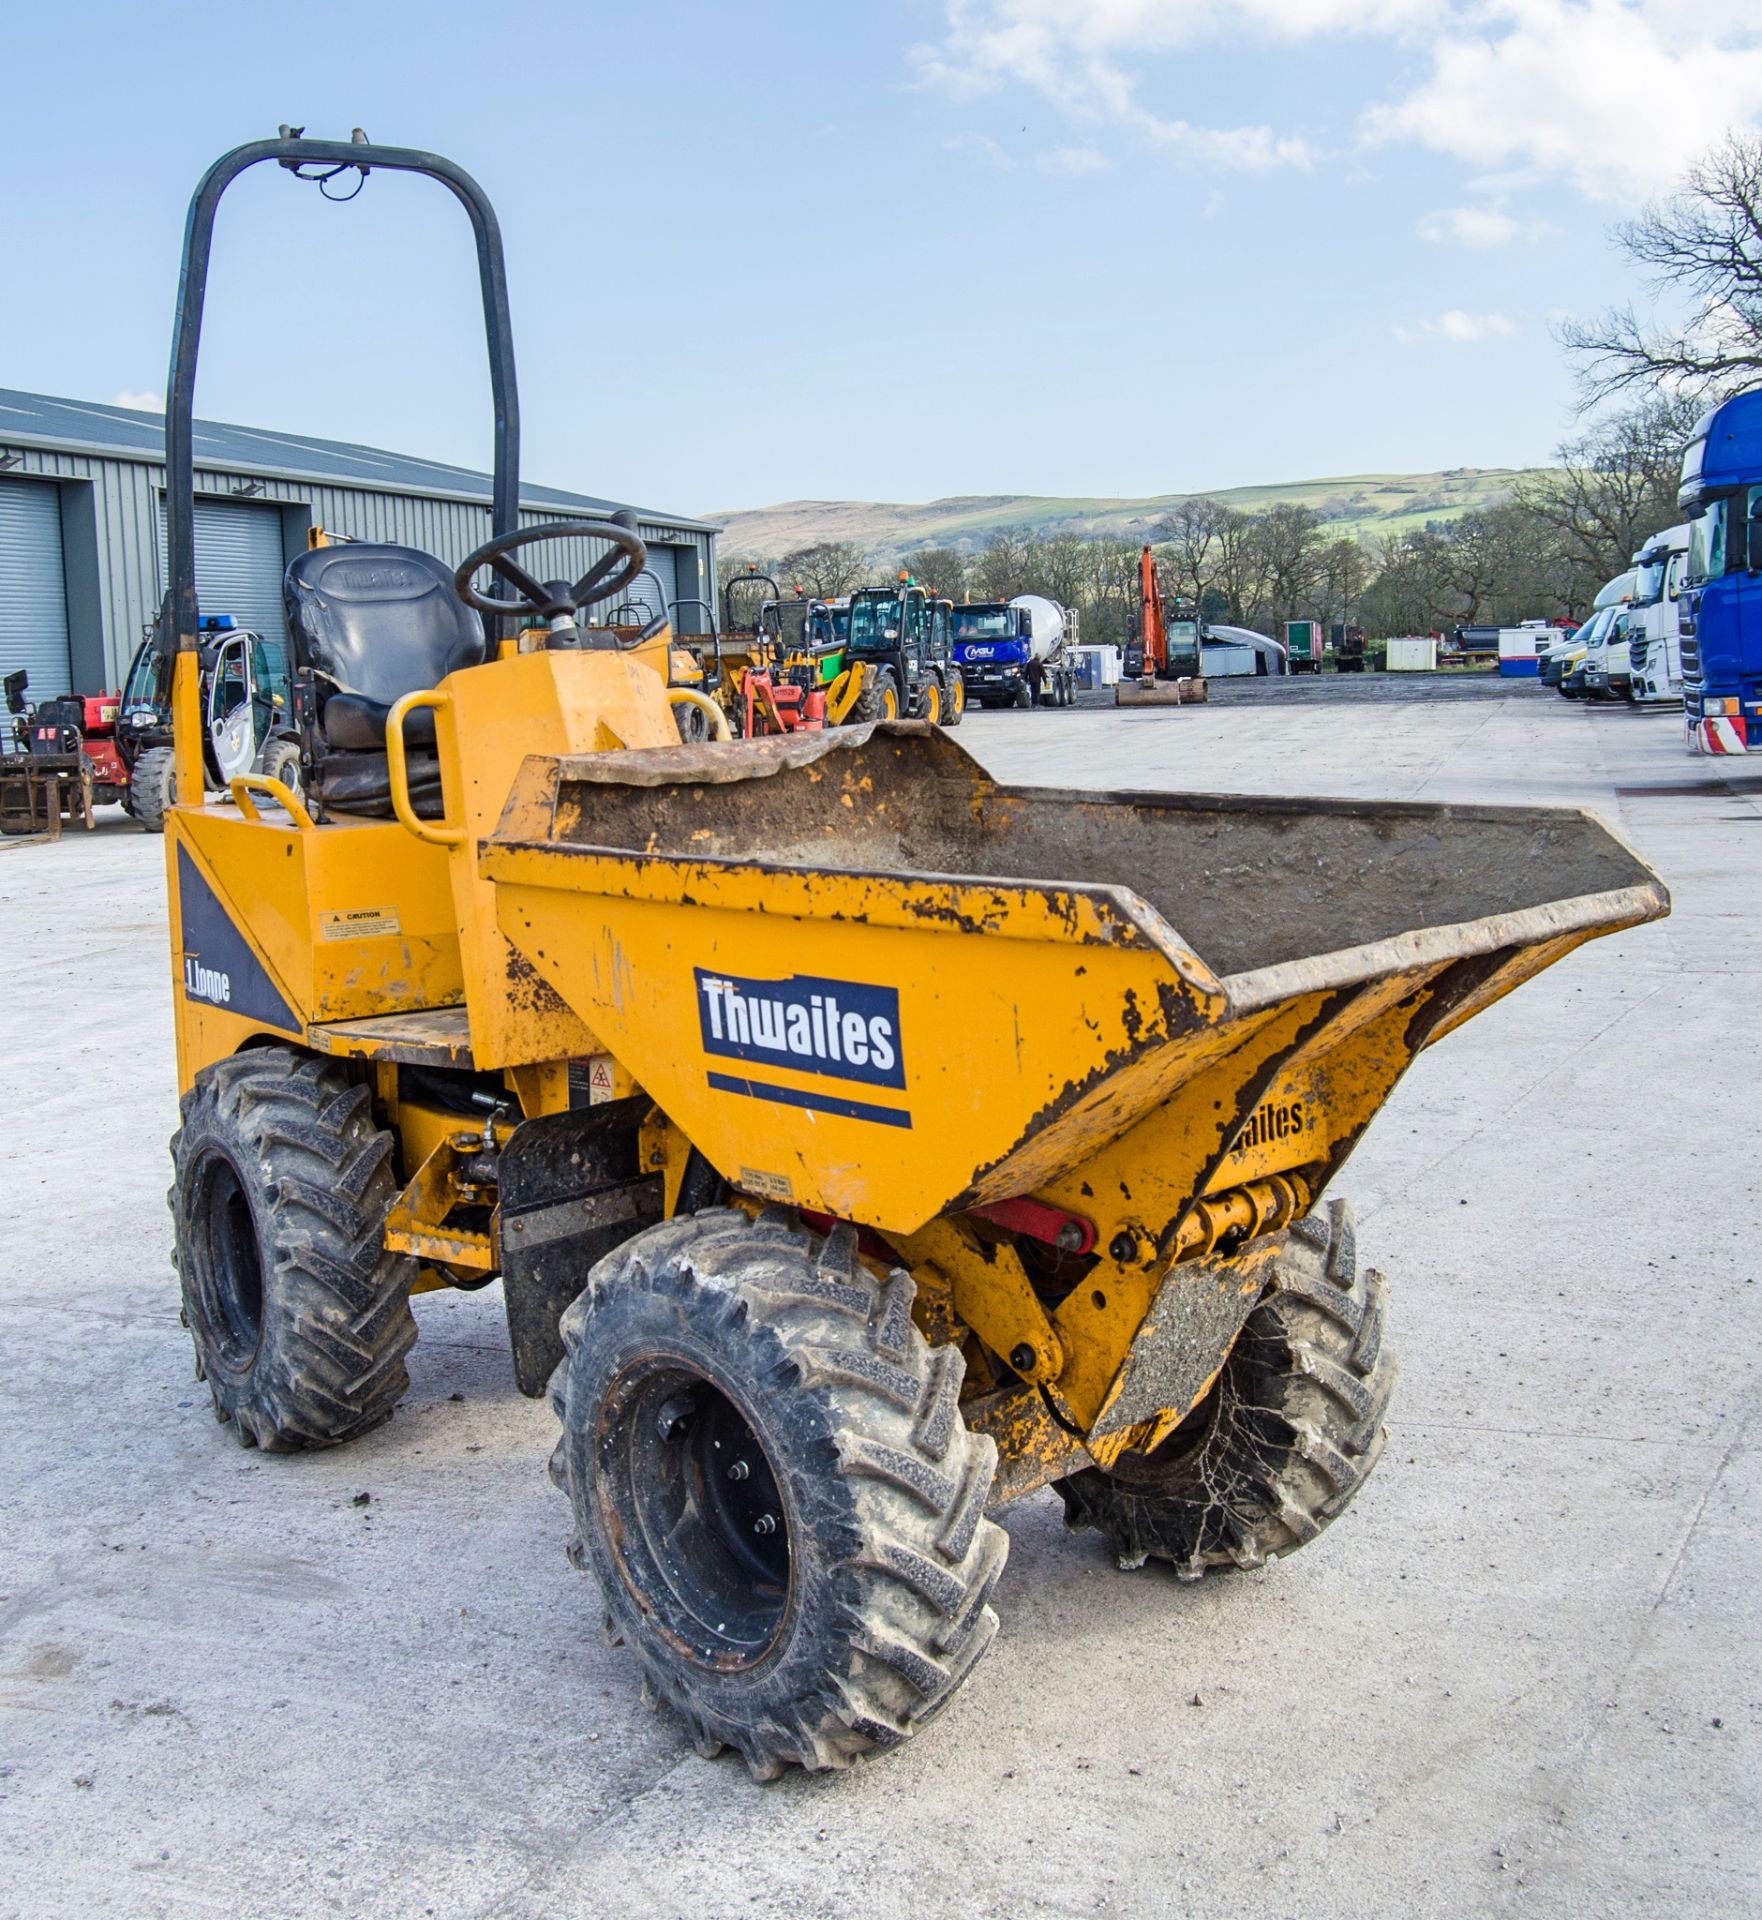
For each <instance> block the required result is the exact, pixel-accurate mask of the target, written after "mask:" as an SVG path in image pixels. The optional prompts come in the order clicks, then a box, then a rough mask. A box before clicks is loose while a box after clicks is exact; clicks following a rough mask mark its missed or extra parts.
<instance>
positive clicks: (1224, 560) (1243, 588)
mask: <svg viewBox="0 0 1762 1920" xmlns="http://www.w3.org/2000/svg"><path fill="white" fill-rule="evenodd" d="M1258 526H1259V522H1258V520H1257V519H1256V518H1255V517H1254V516H1253V515H1251V514H1246V513H1239V512H1237V510H1236V509H1235V508H1234V507H1225V508H1223V509H1222V511H1221V512H1220V513H1219V514H1218V520H1217V563H1216V567H1215V569H1214V571H1213V573H1212V582H1213V584H1214V585H1215V586H1216V587H1217V589H1218V591H1219V592H1220V593H1221V594H1222V595H1223V596H1224V600H1225V603H1226V610H1227V611H1228V613H1229V616H1230V618H1231V619H1232V620H1233V621H1237V622H1241V621H1244V620H1246V619H1247V618H1248V616H1249V614H1250V613H1252V612H1253V611H1254V610H1255V608H1256V607H1257V606H1258V605H1259V604H1260V600H1261V597H1262V592H1263V589H1264V586H1265V581H1266V568H1265V564H1264V556H1263V553H1262V549H1261V546H1260V543H1259V541H1258V539H1257V537H1256V530H1257V528H1258Z"/></svg>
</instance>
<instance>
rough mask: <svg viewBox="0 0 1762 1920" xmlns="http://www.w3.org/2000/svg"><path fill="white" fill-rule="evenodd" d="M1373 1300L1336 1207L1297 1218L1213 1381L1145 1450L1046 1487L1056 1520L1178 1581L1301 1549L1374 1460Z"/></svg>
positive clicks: (1383, 1382)
mask: <svg viewBox="0 0 1762 1920" xmlns="http://www.w3.org/2000/svg"><path fill="white" fill-rule="evenodd" d="M1385 1295H1386V1283H1385V1282H1384V1280H1383V1276H1382V1275H1381V1274H1380V1273H1377V1272H1376V1271H1374V1270H1373V1269H1371V1268H1368V1267H1367V1268H1364V1269H1362V1270H1361V1269H1360V1268H1359V1266H1358V1260H1357V1249H1356V1244H1355V1238H1354V1233H1353V1225H1352V1209H1351V1207H1350V1206H1349V1205H1348V1204H1347V1203H1346V1202H1345V1201H1344V1200H1336V1201H1333V1202H1332V1203H1331V1204H1330V1205H1329V1206H1328V1208H1327V1210H1326V1211H1325V1212H1322V1213H1312V1214H1310V1215H1309V1216H1308V1217H1307V1218H1306V1219H1304V1220H1300V1221H1299V1222H1298V1223H1297V1225H1296V1226H1294V1227H1293V1228H1292V1229H1291V1232H1290V1236H1289V1240H1288V1244H1287V1248H1286V1252H1285V1254H1284V1255H1283V1257H1282V1258H1281V1259H1280V1261H1279V1263H1278V1266H1277V1268H1276V1269H1275V1271H1274V1277H1273V1279H1272V1282H1271V1284H1270V1285H1269V1286H1268V1288H1267V1290H1266V1292H1265V1294H1264V1295H1262V1297H1261V1299H1260V1301H1259V1302H1258V1304H1257V1305H1256V1306H1255V1309H1254V1311H1253V1312H1252V1313H1251V1314H1250V1315H1249V1317H1248V1320H1247V1322H1246V1324H1245V1325H1244V1326H1243V1329H1242V1333H1241V1336H1240V1338H1239V1339H1238V1340H1237V1342H1236V1345H1235V1346H1234V1348H1233V1349H1232V1350H1231V1353H1230V1357H1229V1359H1228V1360H1227V1361H1226V1362H1225V1364H1224V1369H1223V1371H1222V1373H1221V1374H1220V1375H1219V1376H1218V1382H1217V1385H1216V1386H1215V1387H1214V1388H1213V1389H1212V1391H1211V1392H1210V1393H1209V1394H1208V1395H1207V1396H1206V1398H1205V1399H1204V1401H1202V1402H1201V1403H1200V1405H1199V1407H1198V1408H1196V1409H1195V1411H1194V1412H1193V1413H1192V1414H1191V1415H1190V1416H1189V1417H1188V1419H1187V1420H1186V1421H1185V1422H1184V1423H1183V1424H1182V1426H1181V1427H1180V1428H1179V1429H1178V1430H1177V1431H1176V1432H1175V1433H1174V1434H1173V1435H1172V1436H1171V1437H1170V1438H1169V1439H1168V1440H1167V1441H1165V1442H1164V1443H1163V1445H1162V1446H1160V1447H1159V1448H1157V1450H1156V1451H1155V1452H1154V1453H1151V1454H1126V1455H1124V1456H1123V1457H1122V1458H1121V1459H1120V1460H1119V1461H1118V1462H1117V1463H1116V1465H1115V1466H1114V1467H1113V1468H1112V1469H1110V1470H1106V1471H1104V1470H1102V1469H1101V1468H1098V1467H1092V1468H1087V1469H1085V1470H1084V1471H1083V1472H1082V1473H1078V1474H1074V1475H1072V1476H1071V1478H1070V1479H1068V1480H1063V1481H1060V1482H1059V1491H1060V1493H1062V1494H1063V1496H1064V1502H1065V1524H1066V1525H1067V1526H1068V1527H1070V1528H1071V1529H1072V1530H1073V1531H1081V1530H1082V1529H1083V1528H1085V1527H1093V1528H1095V1529H1096V1530H1097V1531H1098V1532H1100V1533H1102V1534H1104V1535H1106V1536H1107V1538H1108V1539H1109V1540H1110V1541H1111V1542H1112V1544H1113V1546H1114V1549H1115V1551H1116V1552H1117V1553H1118V1555H1119V1560H1120V1565H1121V1566H1122V1567H1138V1566H1142V1565H1143V1564H1144V1562H1145V1561H1146V1560H1147V1559H1158V1560H1168V1561H1171V1562H1172V1563H1173V1565H1174V1568H1175V1571H1176V1573H1178V1574H1179V1575H1180V1576H1181V1577H1182V1578H1183V1579H1186V1580H1197V1579H1198V1578H1199V1577H1200V1576H1201V1575H1202V1574H1203V1573H1205V1572H1207V1571H1208V1570H1209V1569H1211V1568H1213V1567H1258V1566H1262V1565H1264V1564H1265V1563H1266V1562H1267V1561H1268V1560H1273V1559H1278V1558H1281V1557H1282V1556H1283V1555H1285V1554H1288V1553H1294V1552H1295V1551H1296V1550H1297V1548H1299V1547H1301V1546H1303V1545H1304V1544H1305V1543H1306V1542H1307V1541H1310V1540H1313V1539H1314V1538H1315V1536H1316V1535H1317V1534H1318V1533H1320V1532H1321V1530H1322V1529H1323V1528H1324V1527H1325V1526H1327V1525H1328V1524H1329V1523H1330V1522H1331V1521H1334V1520H1337V1519H1338V1518H1339V1517H1340V1515H1341V1514H1342V1513H1343V1512H1344V1511H1345V1510H1346V1508H1347V1506H1348V1505H1349V1504H1350V1503H1351V1501H1352V1498H1353V1496H1354V1495H1355V1494H1356V1493H1357V1492H1358V1490H1359V1488H1360V1487H1361V1486H1363V1484H1364V1482H1365V1480H1366V1479H1367V1478H1368V1477H1369V1475H1370V1471H1371V1469H1372V1468H1373V1467H1374V1466H1375V1465H1376V1463H1377V1459H1378V1456H1379V1455H1380V1454H1381V1453H1382V1450H1383V1440H1384V1437H1385V1429H1384V1426H1383V1416H1384V1414H1385V1413H1386V1412H1387V1410H1388V1405H1389V1398H1390V1396H1391V1394H1393V1392H1394V1390H1395V1380H1396V1374H1397V1372H1398V1367H1397V1363H1396V1360H1395V1356H1394V1354H1393V1353H1391V1352H1390V1351H1389V1350H1388V1349H1387V1348H1386V1347H1385V1346H1384V1345H1383V1312H1384V1300H1385Z"/></svg>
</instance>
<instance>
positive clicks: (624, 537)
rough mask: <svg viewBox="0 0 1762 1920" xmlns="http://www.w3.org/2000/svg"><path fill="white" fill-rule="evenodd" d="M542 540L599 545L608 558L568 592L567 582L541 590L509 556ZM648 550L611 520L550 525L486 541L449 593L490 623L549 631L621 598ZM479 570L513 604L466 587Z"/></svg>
mask: <svg viewBox="0 0 1762 1920" xmlns="http://www.w3.org/2000/svg"><path fill="white" fill-rule="evenodd" d="M544 540H604V541H606V542H607V544H608V545H609V546H610V547H611V549H612V551H611V552H610V553H605V554H601V556H600V557H599V559H597V560H596V561H595V562H594V563H593V565H592V566H591V567H589V568H588V570H587V571H586V573H584V574H583V575H582V576H581V578H580V579H579V580H577V581H576V582H575V584H574V585H573V586H570V584H569V583H568V582H567V581H566V580H549V581H546V582H545V583H544V584H543V585H540V583H539V582H538V581H536V580H535V579H533V577H532V575H531V574H530V573H528V572H527V571H526V569H525V568H524V567H523V566H521V564H520V563H519V561H518V560H516V559H515V558H514V557H513V556H514V555H515V553H516V552H518V551H519V549H520V548H522V547H525V546H530V545H536V544H538V543H539V542H540V541H544ZM648 557H649V554H648V548H647V547H646V546H644V545H643V543H642V541H641V540H640V539H639V538H638V537H637V536H636V535H635V534H634V533H632V532H631V530H630V529H629V528H628V527H621V526H619V525H618V524H617V523H616V522H615V521H612V520H551V521H547V522H546V523H545V525H543V526H542V527H518V528H516V529H515V531H514V532H512V533H504V534H503V535H502V536H501V537H500V538H499V539H496V540H489V541H486V542H485V543H484V544H483V545H482V546H481V547H479V548H477V550H476V551H475V552H474V553H471V554H469V555H467V556H466V559H465V561H464V563H463V564H462V565H461V566H460V568H459V571H458V572H457V573H455V574H454V575H453V590H454V591H455V592H456V593H457V594H458V596H459V598H460V599H461V600H463V601H464V602H465V604H466V606H468V607H472V608H474V609H475V610H476V611H477V612H478V613H487V614H489V615H490V616H492V618H499V619H505V620H520V621H522V622H524V623H525V624H526V625H528V626H531V625H534V624H543V625H546V626H548V625H550V623H551V622H552V621H554V620H568V619H569V617H570V616H571V615H572V614H576V613H579V612H580V611H581V609H582V608H583V607H590V606H592V605H593V603H594V602H595V601H596V600H610V599H611V598H612V596H613V595H614V594H618V593H622V592H623V591H624V589H625V588H626V587H627V586H629V584H630V583H631V581H632V580H634V579H635V578H636V576H637V575H638V574H639V573H641V572H642V570H643V568H644V567H646V566H647V565H648ZM479 567H488V568H490V569H491V570H492V571H493V572H495V573H496V574H498V575H500V577H501V578H502V579H504V580H505V581H507V583H508V585H509V586H511V587H512V588H513V589H514V591H515V592H516V593H517V594H519V595H520V598H519V599H517V600H492V599H491V598H490V597H489V596H488V595H487V594H483V593H479V592H478V591H477V589H476V588H475V587H474V586H473V585H472V584H471V576H472V575H473V574H474V573H476V571H477V570H478V568H479Z"/></svg>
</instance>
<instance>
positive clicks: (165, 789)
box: [129, 747, 177, 833]
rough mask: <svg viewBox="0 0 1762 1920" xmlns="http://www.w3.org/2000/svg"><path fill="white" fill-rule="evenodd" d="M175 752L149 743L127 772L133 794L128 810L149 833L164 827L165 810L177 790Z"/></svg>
mask: <svg viewBox="0 0 1762 1920" xmlns="http://www.w3.org/2000/svg"><path fill="white" fill-rule="evenodd" d="M174 761H175V756H174V755H173V753H172V750H171V749H170V747H149V748H148V749H147V751H146V752H145V753H143V754H141V755H140V756H139V757H138V758H137V759H136V761H135V764H134V771H133V772H132V773H131V774H130V775H129V791H130V793H131V794H132V795H133V796H134V802H133V805H132V806H131V807H130V808H129V811H130V812H131V813H132V814H133V815H134V816H135V818H136V819H137V820H138V821H140V823H141V825H142V826H143V827H145V828H146V829H147V831H148V832H149V833H163V832H164V831H165V810H166V809H167V808H168V807H169V806H170V805H171V804H172V802H173V800H174V799H175V798H176V793H177V777H176V768H175V764H174Z"/></svg>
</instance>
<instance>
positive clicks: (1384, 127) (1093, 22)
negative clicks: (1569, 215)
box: [912, 0, 1762, 246]
mask: <svg viewBox="0 0 1762 1920" xmlns="http://www.w3.org/2000/svg"><path fill="white" fill-rule="evenodd" d="M945 5H946V29H945V31H944V33H943V35H942V37H941V38H940V39H939V40H937V41H935V42H934V43H933V44H929V45H925V46H920V47H917V48H914V49H913V50H912V58H913V60H914V62H915V63H916V65H917V68H918V71H919V74H920V77H921V78H922V80H923V81H924V83H925V84H927V85H931V86H936V87H939V88H942V89H944V90H945V91H947V92H950V93H952V94H954V95H956V96H959V97H963V98H970V97H972V96H974V95H978V94H985V93H995V92H998V91H1000V90H1003V89H1006V88H1025V89H1027V90H1029V91H1031V92H1033V93H1037V94H1039V95H1041V96H1043V97H1044V98H1045V99H1047V100H1049V101H1051V102H1053V103H1054V104H1055V105H1057V106H1059V107H1060V108H1062V109H1063V110H1064V111H1065V112H1067V113H1068V114H1070V115H1071V117H1072V118H1073V119H1075V120H1078V121H1080V122H1084V123H1087V124H1088V125H1091V126H1095V127H1098V128H1105V129H1107V130H1108V131H1109V132H1118V133H1125V134H1127V135H1129V136H1131V137H1133V138H1135V139H1137V140H1139V141H1141V142H1145V143H1148V144H1152V145H1157V146H1161V147H1163V148H1165V149H1167V150H1170V151H1173V152H1177V153H1179V154H1181V155H1182V156H1183V157H1184V158H1187V159H1189V160H1192V161H1194V162H1197V163H1200V164H1203V165H1208V166H1212V167H1218V168H1229V167H1239V168H1266V167H1277V166H1292V165H1296V166H1301V165H1306V164H1308V162H1309V160H1310V152H1309V149H1308V148H1307V147H1306V146H1305V145H1304V143H1303V142H1302V141H1301V140H1296V139H1290V138H1281V137H1279V136H1278V135H1276V134H1275V133H1274V132H1273V131H1272V130H1271V129H1270V128H1268V127H1264V126H1245V127H1205V126H1196V125H1194V124H1192V123H1191V122H1189V121H1186V120H1179V119H1170V118H1165V117H1164V116H1163V115H1162V114H1160V113H1159V112H1157V111H1156V108H1155V105H1154V103H1147V98H1146V96H1147V94H1148V92H1149V88H1148V86H1147V84H1146V82H1145V79H1144V73H1145V69H1146V65H1147V62H1148V61H1150V60H1152V59H1154V58H1155V57H1156V56H1158V55H1167V54H1171V53H1174V52H1176V51H1178V50H1180V49H1182V48H1185V47H1188V46H1192V45H1196V44H1202V43H1206V42H1211V43H1214V44H1217V45H1223V46H1239V45H1241V43H1242V42H1244V41H1248V42H1250V43H1253V44H1256V45H1259V46H1263V47H1264V46H1275V47H1277V46H1283V47H1286V48H1293V47H1296V46H1298V45H1300V44H1302V43H1304V42H1313V41H1317V40H1323V39H1329V38H1332V39H1347V38H1355V39H1358V40H1361V41H1362V40H1366V39H1369V40H1378V41H1384V42H1389V43H1392V44H1393V47H1394V50H1395V51H1397V52H1398V53H1399V54H1400V56H1401V59H1402V62H1403V65H1404V67H1405V68H1406V69H1407V70H1408V71H1410V72H1414V73H1417V75H1418V76H1419V77H1418V78H1417V80H1416V81H1414V82H1413V83H1412V84H1410V85H1408V86H1406V87H1405V88H1404V89H1403V90H1402V91H1400V92H1398V93H1397V94H1396V95H1395V96H1394V97H1393V98H1390V99H1385V100H1361V101H1346V102H1343V103H1342V104H1343V105H1344V107H1345V108H1346V110H1347V111H1348V112H1351V113H1355V114H1356V115H1357V118H1358V123H1359V128H1360V133H1361V137H1362V138H1363V139H1364V140H1365V141H1366V142H1368V143H1370V144H1373V145H1375V144H1386V143H1390V142H1400V143H1403V144H1412V145H1418V146H1422V147H1429V148H1431V149H1433V150H1434V151H1437V152H1441V153H1445V154H1449V155H1451V156H1453V157H1455V158H1457V159H1460V160H1463V161H1465V162H1468V163H1469V164H1471V165H1472V166H1473V167H1475V169H1476V170H1477V171H1479V172H1483V173H1489V174H1494V175H1497V176H1500V187H1501V190H1503V191H1508V192H1509V191H1518V190H1521V188H1522V187H1535V186H1543V185H1546V184H1548V183H1550V182H1553V181H1557V180H1565V181H1567V182H1569V183H1570V184H1571V185H1573V186H1574V187H1576V188H1577V189H1578V190H1579V191H1580V192H1581V193H1584V194H1586V195H1588V196H1589V197H1591V198H1594V199H1600V200H1610V201H1621V202H1626V203H1630V204H1631V202H1632V201H1634V200H1635V199H1638V198H1640V197H1641V196H1643V195H1645V194H1647V193H1651V192H1654V191H1657V190H1659V189H1661V188H1663V187H1665V186H1667V185H1668V184H1670V183H1671V182H1672V181H1674V180H1675V179H1676V178H1678V177H1679V176H1680V175H1681V173H1682V171H1683V169H1684V168H1685V167H1686V166H1687V165H1688V163H1689V162H1690V161H1691V160H1693V159H1694V158H1695V157H1697V156H1698V155H1699V154H1701V153H1702V152H1704V151H1705V150H1706V149H1707V148H1708V147H1709V146H1711V145H1712V144H1713V142H1714V141H1715V140H1716V139H1717V138H1718V136H1719V135H1720V134H1721V133H1723V132H1724V131H1725V130H1726V129H1727V128H1729V127H1733V126H1741V125H1747V124H1752V123H1754V122H1755V121H1756V120H1757V119H1758V118H1759V117H1762V17H1759V16H1758V11H1757V9H1756V7H1755V6H1754V5H1753V4H1752V5H1750V6H1748V7H1745V6H1741V5H1731V4H1728V3H1727V0H945ZM1097 144H1098V145H1100V144H1103V143H1102V142H1101V141H1100V138H1099V136H1098V137H1097ZM1433 217H1434V218H1436V219H1438V220H1441V221H1446V222H1448V221H1449V220H1450V218H1451V217H1452V216H1451V215H1450V214H1448V213H1446V214H1442V215H1438V216H1433ZM1479 231H1480V236H1481V237H1478V238H1477V237H1471V236H1470V234H1469V232H1468V231H1467V230H1466V229H1462V228H1457V229H1451V228H1449V227H1448V226H1445V227H1443V228H1441V229H1440V232H1443V233H1447V234H1448V235H1449V237H1451V238H1454V239H1456V240H1458V241H1460V242H1461V243H1462V244H1465V245H1481V246H1492V245H1508V244H1510V242H1511V241H1512V240H1514V239H1518V238H1525V237H1531V236H1530V235H1529V234H1527V233H1526V232H1525V231H1524V228H1523V223H1522V222H1521V221H1520V222H1518V223H1517V226H1516V228H1515V229H1514V230H1512V231H1510V232H1506V231H1505V230H1503V229H1502V228H1501V226H1500V223H1499V221H1498V219H1496V218H1492V217H1487V218H1484V219H1483V220H1482V221H1481V224H1480V229H1479ZM1428 237H1430V236H1428Z"/></svg>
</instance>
